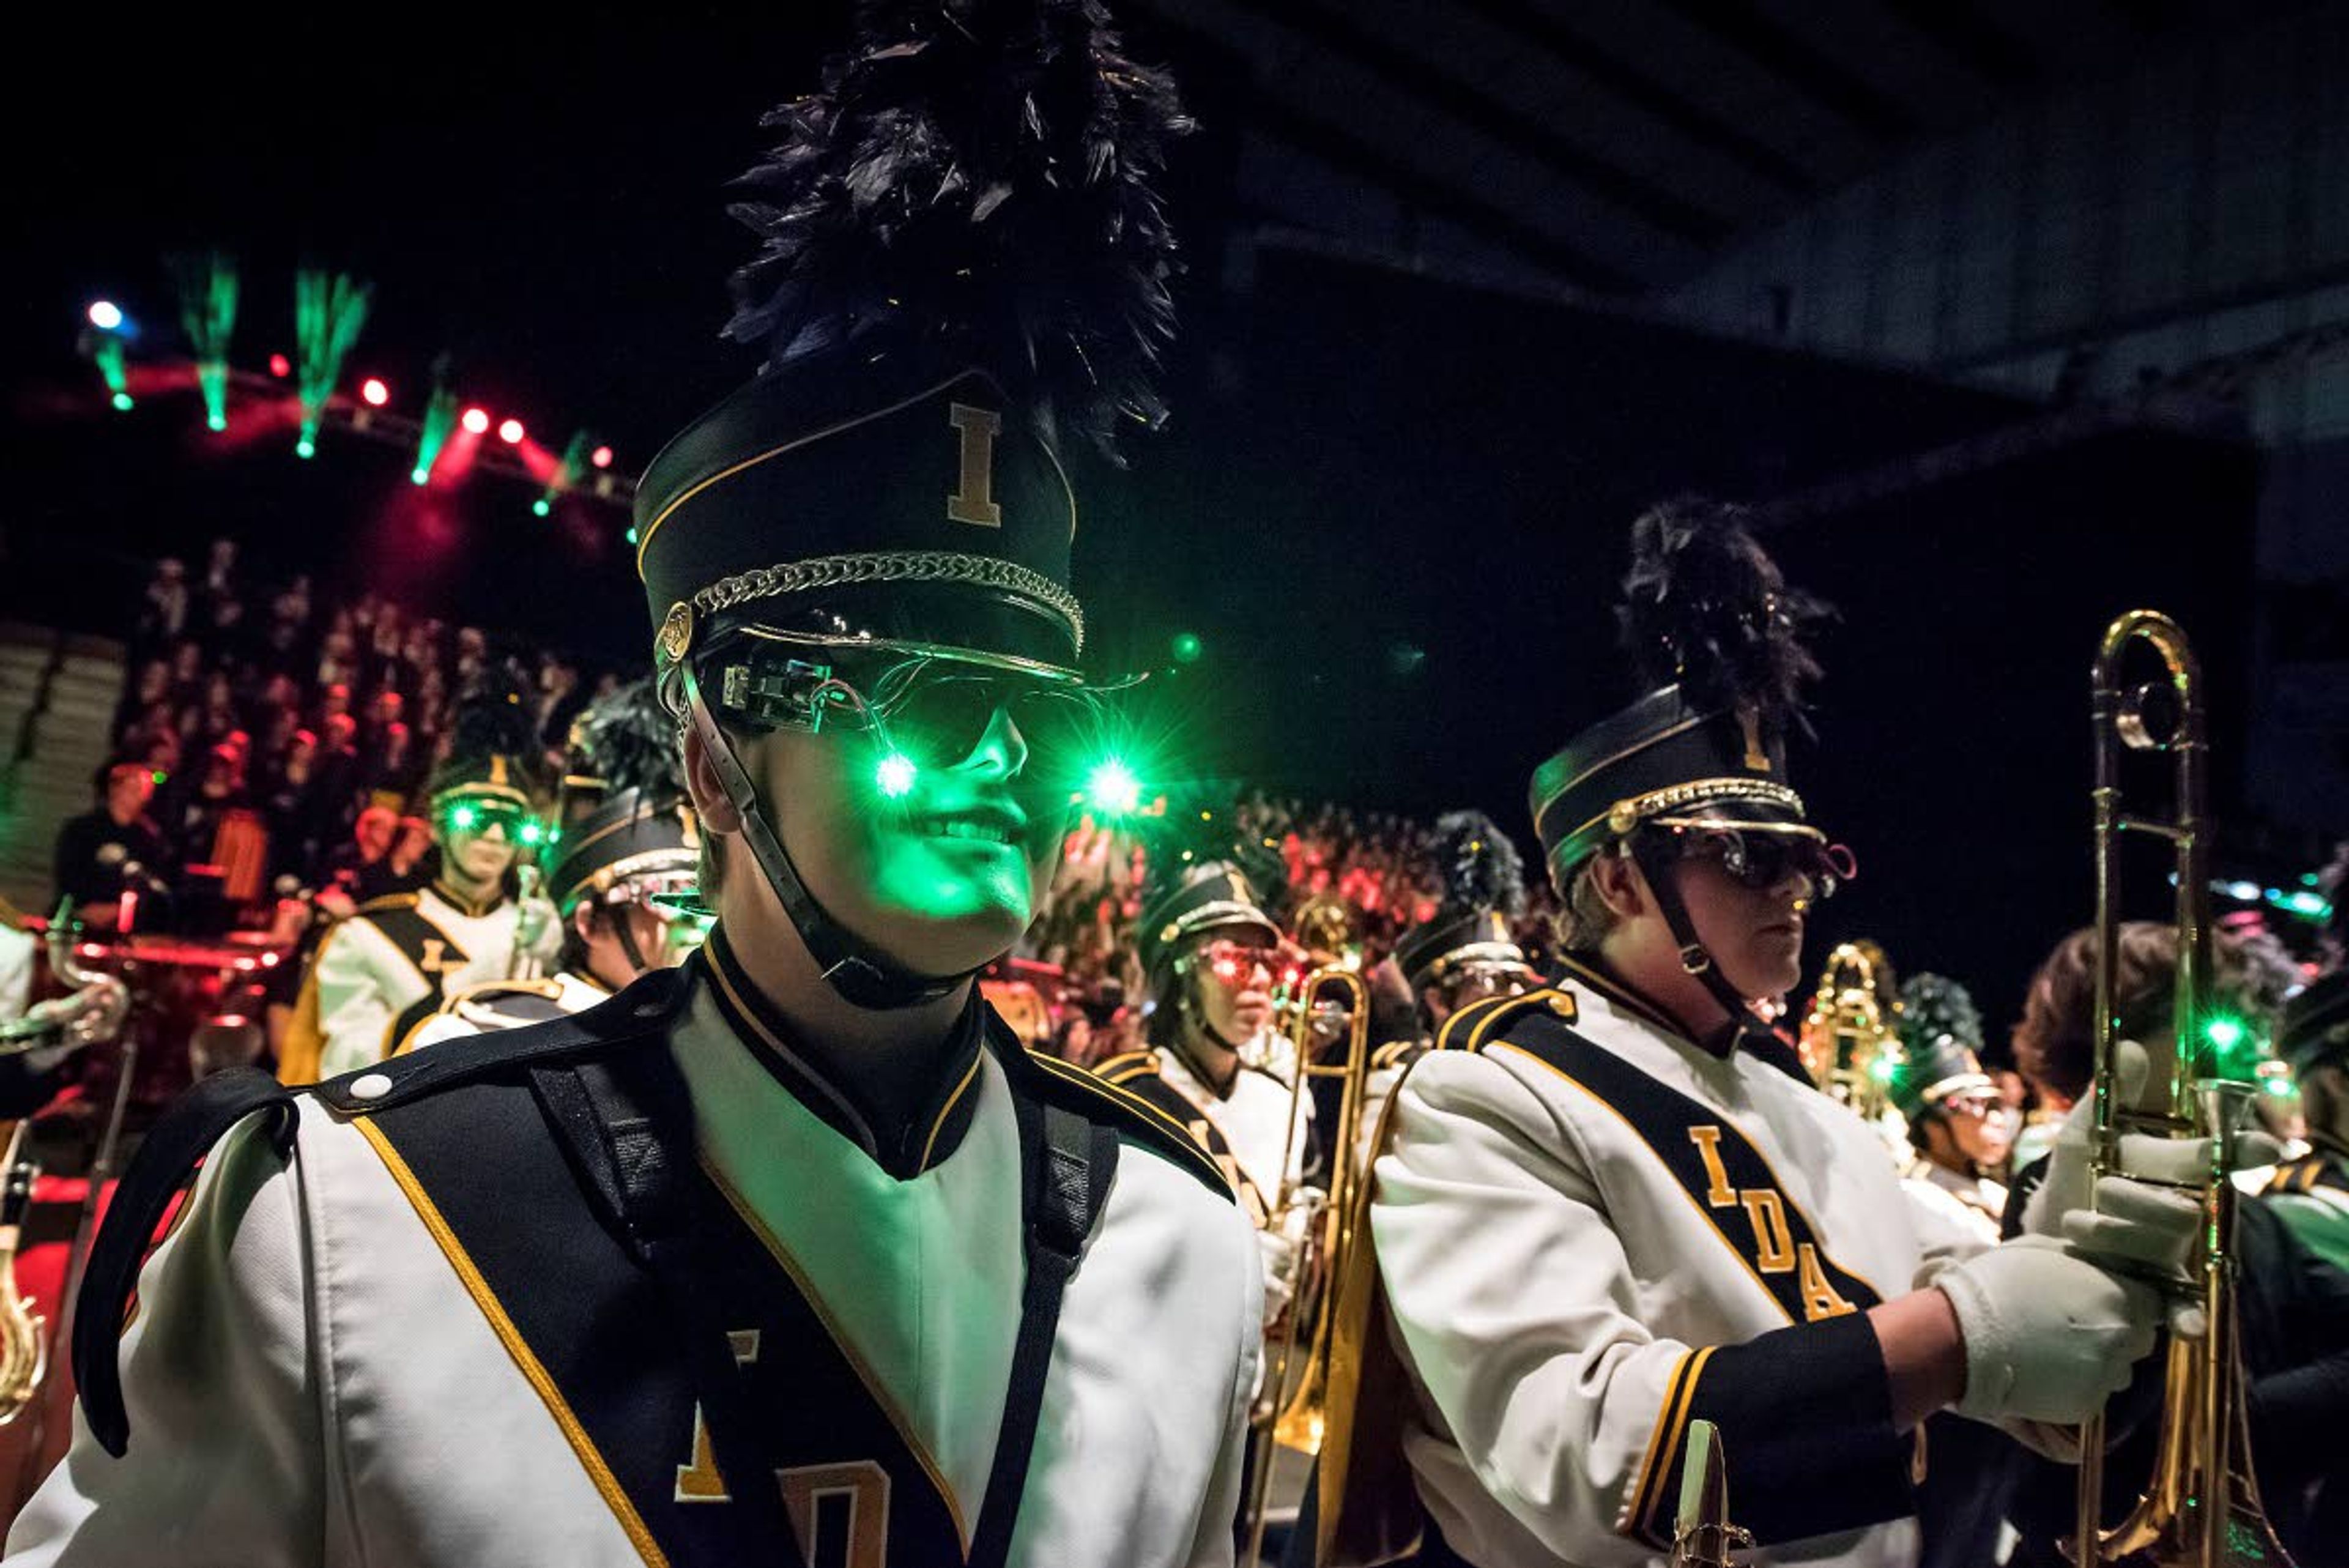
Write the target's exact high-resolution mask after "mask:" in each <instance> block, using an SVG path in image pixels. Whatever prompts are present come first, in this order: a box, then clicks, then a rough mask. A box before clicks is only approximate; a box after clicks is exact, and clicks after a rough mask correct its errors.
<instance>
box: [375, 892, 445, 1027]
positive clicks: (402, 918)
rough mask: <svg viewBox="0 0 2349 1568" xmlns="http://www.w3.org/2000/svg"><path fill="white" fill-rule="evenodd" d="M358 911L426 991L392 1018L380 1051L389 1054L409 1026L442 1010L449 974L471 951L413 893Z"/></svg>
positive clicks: (414, 1025)
mask: <svg viewBox="0 0 2349 1568" xmlns="http://www.w3.org/2000/svg"><path fill="white" fill-rule="evenodd" d="M359 913H360V914H363V915H365V916H366V917H367V919H368V920H369V921H370V922H371V923H372V924H373V925H374V926H375V929H377V930H378V931H381V932H382V933H383V934H384V939H385V940H387V941H388V942H390V943H391V945H392V946H393V947H396V948H398V950H399V952H400V956H401V957H402V958H405V959H406V960H407V961H409V963H410V964H412V965H414V966H415V969H416V972H417V974H418V975H419V977H420V978H421V979H422V980H423V981H424V985H425V992H424V994H423V995H422V996H419V997H418V998H417V999H416V1000H415V1001H414V1002H409V1004H408V1006H407V1008H406V1009H405V1010H404V1011H402V1012H400V1014H399V1016H398V1017H397V1018H395V1019H393V1020H392V1021H391V1027H390V1029H389V1030H388V1031H387V1032H386V1033H385V1034H384V1042H383V1050H382V1052H381V1054H383V1055H387V1056H388V1055H389V1054H391V1052H392V1049H393V1048H394V1047H395V1046H397V1045H398V1044H399V1043H400V1042H401V1041H403V1040H405V1039H407V1038H408V1032H409V1030H411V1029H413V1028H415V1027H416V1026H417V1025H418V1024H419V1023H423V1022H424V1021H425V1020H426V1019H428V1018H429V1017H431V1016H432V1015H433V1014H434V1013H436V1012H440V1002H441V1000H442V994H443V992H444V990H445V988H446V982H447V980H448V977H449V976H450V974H451V973H453V972H455V971H458V970H460V969H463V968H464V967H465V965H466V964H467V963H468V962H470V961H471V954H469V953H467V952H466V951H465V950H464V949H463V948H461V947H459V946H458V945H457V943H456V942H455V941H454V940H452V939H451V938H450V935H449V933H448V932H447V931H444V930H442V929H440V927H439V926H437V925H435V924H434V923H433V922H432V919H431V918H430V917H429V916H428V915H426V914H425V913H424V911H423V910H422V909H419V908H417V903H416V898H415V895H413V894H409V895H407V896H406V897H403V898H396V899H391V898H387V899H384V900H381V901H379V902H370V903H367V904H366V905H364V906H362V907H361V908H360V910H359Z"/></svg>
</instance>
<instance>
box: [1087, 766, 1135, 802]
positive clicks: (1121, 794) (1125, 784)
mask: <svg viewBox="0 0 2349 1568" xmlns="http://www.w3.org/2000/svg"><path fill="white" fill-rule="evenodd" d="M1085 800H1086V803H1087V804H1088V805H1091V806H1092V808H1093V810H1095V811H1097V812H1101V813H1102V814H1103V815H1109V816H1123V815H1127V814H1128V813H1129V812H1132V811H1133V809H1134V808H1135V807H1137V806H1139V805H1141V804H1142V781H1141V780H1140V779H1137V778H1135V777H1134V776H1133V769H1132V768H1129V767H1127V766H1126V765H1125V764H1124V763H1123V762H1120V761H1119V760H1118V759H1117V758H1115V757H1109V758H1106V759H1104V760H1103V761H1102V763H1099V764H1098V765H1097V766H1095V767H1094V769H1093V770H1092V773H1091V774H1087V775H1086V777H1085Z"/></svg>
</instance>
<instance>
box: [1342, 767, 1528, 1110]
mask: <svg viewBox="0 0 2349 1568" xmlns="http://www.w3.org/2000/svg"><path fill="white" fill-rule="evenodd" d="M1435 866H1436V870H1437V873H1438V874H1439V875H1440V876H1442V877H1443V878H1444V901H1443V902H1442V903H1441V904H1439V905H1437V906H1436V910H1435V913H1434V914H1433V915H1431V916H1430V917H1428V918H1427V919H1424V920H1422V921H1421V922H1420V923H1419V924H1418V925H1416V926H1413V928H1412V929H1410V930H1408V931H1406V932H1404V933H1403V937H1402V940H1401V941H1399V942H1397V943H1395V950H1394V963H1395V968H1396V969H1397V970H1398V971H1400V972H1401V974H1402V981H1403V983H1404V984H1405V985H1406V986H1408V987H1409V988H1410V991H1411V994H1412V996H1413V999H1414V1000H1415V1002H1416V1003H1417V1006H1418V1019H1419V1031H1418V1033H1417V1034H1416V1035H1415V1036H1414V1037H1413V1038H1409V1039H1402V1040H1389V1041H1382V1042H1381V1043H1380V1044H1379V1045H1378V1047H1377V1049H1376V1050H1375V1051H1374V1052H1373V1053H1372V1054H1371V1071H1370V1075H1369V1077H1368V1078H1366V1079H1365V1080H1364V1083H1363V1091H1362V1123H1361V1136H1362V1139H1363V1143H1364V1147H1366V1148H1367V1147H1368V1145H1369V1142H1370V1140H1371V1139H1372V1138H1374V1137H1377V1135H1378V1127H1379V1121H1380V1118H1381V1116H1383V1115H1384V1114H1385V1109H1386V1103H1387V1097H1388V1096H1390V1095H1392V1093H1393V1092H1394V1086H1395V1085H1396V1083H1397V1082H1399V1081H1400V1080H1401V1079H1402V1075H1403V1071H1404V1069H1405V1068H1407V1067H1408V1066H1410V1064H1412V1063H1413V1062H1415V1061H1417V1060H1418V1059H1419V1058H1420V1057H1421V1056H1422V1055H1423V1054H1425V1053H1426V1050H1427V1047H1428V1045H1429V1044H1431V1043H1433V1040H1434V1038H1435V1035H1436V1033H1437V1032H1438V1031H1440V1030H1441V1029H1442V1028H1443V1027H1444V1021H1445V1020H1446V1019H1448V1018H1450V1017H1451V1016H1452V1015H1453V1014H1454V1013H1455V1012H1459V1011H1460V1010H1461V1009H1462V1008H1464V1007H1466V1006H1468V1005H1469V1004H1470V1003H1472V1002H1482V1001H1484V1000H1485V998H1487V997H1493V996H1515V995H1517V994H1518V993H1519V992H1525V991H1529V990H1531V989H1532V988H1533V987H1534V986H1535V985H1537V984H1538V983H1539V980H1540V977H1539V976H1537V975H1536V974H1535V973H1534V971H1533V966H1532V965H1531V964H1530V963H1528V962H1526V954H1525V950H1524V949H1523V948H1520V947H1519V946H1517V944H1516V939H1515V938H1514V937H1513V936H1511V935H1510V930H1509V922H1510V921H1511V920H1512V919H1516V917H1517V916H1518V915H1520V914H1522V913H1524V912H1525V907H1526V883H1525V863H1524V862H1523V861H1522V860H1521V859H1520V858H1519V857H1518V855H1517V846H1516V845H1514V844H1512V843H1510V842H1509V837H1508V835H1506V834H1505V833H1503V832H1502V831H1501V829H1500V827H1499V826H1498V825H1497V824H1495V822H1494V821H1493V819H1492V818H1491V817H1489V816H1486V815H1485V814H1484V813H1483V812H1480V811H1455V812H1451V813H1449V814H1447V815H1444V816H1440V817H1438V818H1436V819H1435Z"/></svg>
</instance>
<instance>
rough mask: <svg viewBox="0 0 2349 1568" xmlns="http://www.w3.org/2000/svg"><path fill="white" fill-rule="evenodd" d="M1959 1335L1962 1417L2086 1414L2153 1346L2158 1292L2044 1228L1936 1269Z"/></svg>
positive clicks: (2080, 1417)
mask: <svg viewBox="0 0 2349 1568" xmlns="http://www.w3.org/2000/svg"><path fill="white" fill-rule="evenodd" d="M1933 1288H1934V1289H1935V1290H1938V1291H1940V1293H1942V1294H1943V1295H1945V1296H1947V1297H1949V1298H1950V1305H1951V1307H1953V1308H1955V1309H1956V1311H1957V1314H1958V1331H1959V1333H1960V1334H1962V1335H1963V1336H1964V1338H1965V1351H1966V1392H1965V1397H1963V1398H1961V1399H1960V1400H1959V1401H1958V1403H1957V1411H1958V1414H1959V1415H1961V1416H1970V1417H1973V1418H1974V1419H1976V1420H1980V1421H1997V1420H2001V1419H2021V1420H2026V1421H2065V1422H2076V1421H2084V1420H2085V1419H2087V1418H2088V1417H2091V1416H2093V1415H2095V1413H2096V1412H2097V1411H2099V1410H2101V1409H2103V1408H2104V1405H2105V1400H2106V1398H2107V1397H2109V1396H2111V1395H2113V1394H2116V1393H2118V1392H2119V1391H2120V1390H2121V1389H2123V1388H2126V1387H2127V1386H2128V1380H2129V1368H2130V1367H2131V1366H2135V1365H2136V1363H2137V1360H2138V1359H2139V1358H2140V1357H2142V1356H2143V1355H2145V1354H2146V1353H2147V1351H2150V1350H2151V1349H2152V1348H2153V1343H2154V1330H2155V1328H2156V1327H2157V1325H2158V1324H2159V1322H2160V1318H2161V1298H2160V1296H2159V1294H2158V1293H2156V1292H2155V1291H2154V1290H2153V1288H2152V1287H2151V1286H2149V1285H2146V1284H2142V1283H2139V1282H2137V1281H2136V1280H2129V1279H2123V1278H2121V1277H2120V1276H2118V1275H2116V1274H2112V1273H2108V1272H2106V1271H2105V1270H2103V1269H2101V1268H2098V1267H2097V1266H2096V1265H2095V1264H2094V1263H2091V1262H2085V1261H2083V1260H2081V1259H2079V1258H2075V1257H2073V1256H2071V1255H2070V1254H2068V1253H2066V1252H2065V1251H2064V1248H2063V1246H2062V1244H2061V1243H2059V1242H2057V1241H2053V1240H2051V1239H2049V1238H2046V1237H2044V1236H2021V1237H2017V1238H2016V1239H2015V1240H2013V1241H2007V1242H2003V1243H2002V1244H2001V1245H1999V1246H1996V1247H1992V1248H1991V1249H1990V1250H1989V1251H1986V1252H1978V1253H1976V1254H1975V1255H1974V1256H1972V1257H1971V1258H1968V1259H1967V1260H1966V1261H1965V1262H1962V1263H1959V1264H1957V1265H1955V1266H1954V1267H1951V1268H1949V1269H1945V1270H1943V1271H1942V1272H1940V1275H1938V1276H1937V1277H1936V1278H1935V1279H1934V1281H1933Z"/></svg>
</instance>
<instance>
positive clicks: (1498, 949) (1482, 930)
mask: <svg viewBox="0 0 2349 1568" xmlns="http://www.w3.org/2000/svg"><path fill="white" fill-rule="evenodd" d="M1435 840H1436V842H1435V852H1434V856H1435V866H1436V871H1437V873H1438V874H1439V875H1440V876H1441V877H1443V878H1444V899H1443V902H1442V903H1440V904H1439V905H1437V906H1436V910H1435V913H1434V914H1433V915H1431V916H1430V917H1428V918H1427V919H1424V920H1422V921H1421V922H1420V923H1419V924H1418V925H1416V926H1413V928H1412V929H1410V930H1408V931H1405V932H1404V933H1403V935H1402V940H1399V941H1397V942H1396V943H1395V948H1394V960H1395V967H1396V968H1398V969H1400V970H1402V976H1403V979H1404V980H1405V981H1408V982H1409V983H1410V985H1411V988H1412V991H1413V993H1414V994H1416V993H1417V992H1418V991H1419V990H1420V988H1421V987H1423V986H1428V985H1434V984H1438V983H1440V982H1441V981H1443V980H1444V973H1445V971H1447V970H1449V969H1451V968H1452V967H1453V966H1454V965H1457V964H1463V963H1508V964H1517V965H1524V964H1525V962H1526V955H1525V950H1524V949H1522V948H1520V947H1518V946H1517V944H1516V938H1515V937H1514V936H1512V935H1511V933H1510V929H1509V921H1510V919H1511V918H1512V917H1514V916H1516V915H1517V914H1519V913H1521V912H1522V911H1523V910H1524V909H1525V902H1526V885H1525V867H1524V863H1523V862H1522V861H1521V860H1520V859H1519V858H1518V856H1517V849H1516V845H1514V844H1511V843H1510V842H1509V837H1508V835H1506V834H1505V833H1503V832H1502V831H1501V829H1500V827H1499V826H1498V825H1497V824H1495V822H1494V821H1493V819H1492V818H1490V817H1488V816H1486V815H1485V814H1484V813H1482V812H1476V811H1455V812H1450V813H1447V814H1446V815H1444V816H1441V817H1438V818H1437V819H1436V823H1435Z"/></svg>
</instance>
